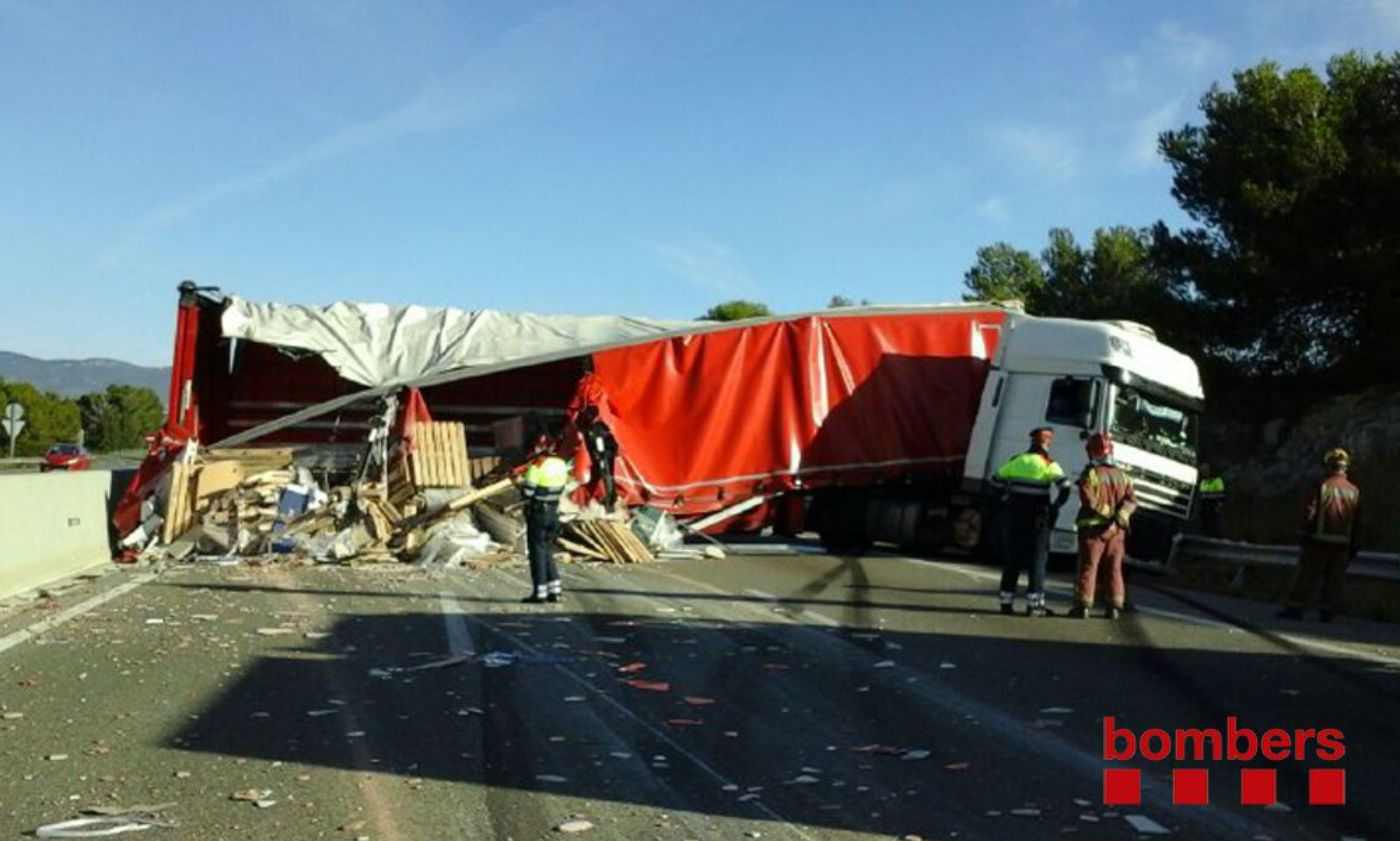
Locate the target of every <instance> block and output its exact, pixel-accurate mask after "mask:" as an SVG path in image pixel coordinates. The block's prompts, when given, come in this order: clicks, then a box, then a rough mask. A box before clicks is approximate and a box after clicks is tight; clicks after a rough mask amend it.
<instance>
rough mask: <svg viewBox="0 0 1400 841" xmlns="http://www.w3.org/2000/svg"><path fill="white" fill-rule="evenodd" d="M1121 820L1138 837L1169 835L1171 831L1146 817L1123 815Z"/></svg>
mask: <svg viewBox="0 0 1400 841" xmlns="http://www.w3.org/2000/svg"><path fill="white" fill-rule="evenodd" d="M1123 820H1125V821H1127V822H1128V824H1129V825H1130V826H1132V828H1133V831H1134V832H1136V833H1137V834H1139V835H1170V834H1171V830H1169V829H1167V828H1166V827H1165V826H1162V825H1161V824H1159V823H1157V822H1156V821H1154V820H1152V819H1151V818H1149V817H1148V816H1146V815H1124V816H1123Z"/></svg>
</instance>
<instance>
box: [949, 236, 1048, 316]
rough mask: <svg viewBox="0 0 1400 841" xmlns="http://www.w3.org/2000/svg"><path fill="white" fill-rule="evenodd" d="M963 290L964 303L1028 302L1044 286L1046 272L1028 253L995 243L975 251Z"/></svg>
mask: <svg viewBox="0 0 1400 841" xmlns="http://www.w3.org/2000/svg"><path fill="white" fill-rule="evenodd" d="M963 286H964V287H966V288H967V291H966V292H964V293H963V300H964V301H1021V302H1029V301H1030V300H1031V299H1032V298H1034V297H1035V296H1036V295H1038V294H1040V290H1041V289H1042V288H1043V287H1044V286H1045V269H1044V268H1043V267H1042V266H1041V265H1040V263H1039V262H1037V261H1036V259H1035V257H1034V256H1032V255H1031V253H1030V252H1028V251H1022V250H1021V249H1019V248H1016V247H1014V246H1012V245H1010V244H1008V243H1005V242H998V243H995V244H993V245H986V246H983V247H982V248H979V249H977V262H976V263H975V264H974V265H973V266H972V268H970V269H968V270H967V272H966V273H965V274H963Z"/></svg>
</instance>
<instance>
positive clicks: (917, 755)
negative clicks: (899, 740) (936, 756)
mask: <svg viewBox="0 0 1400 841" xmlns="http://www.w3.org/2000/svg"><path fill="white" fill-rule="evenodd" d="M931 755H932V754H931V753H930V752H929V751H926V750H923V749H919V750H907V751H905V752H904V754H903V755H902V756H900V757H899V758H900V759H903V760H906V761H913V760H917V759H928V758H929V757H930V756H931Z"/></svg>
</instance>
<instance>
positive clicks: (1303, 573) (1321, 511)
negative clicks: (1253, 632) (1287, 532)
mask: <svg viewBox="0 0 1400 841" xmlns="http://www.w3.org/2000/svg"><path fill="white" fill-rule="evenodd" d="M1322 461H1323V465H1324V466H1325V467H1326V468H1327V478H1326V479H1324V480H1323V481H1322V483H1321V484H1320V485H1318V486H1317V487H1315V488H1313V490H1312V492H1311V493H1310V494H1309V495H1308V499H1307V504H1306V506H1305V507H1304V511H1303V527H1302V529H1301V532H1302V533H1301V534H1300V538H1301V539H1300V541H1299V543H1300V544H1301V547H1300V552H1299V556H1298V570H1297V571H1296V572H1295V573H1294V574H1293V586H1292V587H1291V588H1290V590H1289V593H1288V598H1287V600H1286V601H1285V602H1284V608H1283V610H1282V611H1280V612H1279V616H1280V617H1282V618H1284V619H1302V618H1303V610H1304V609H1306V608H1307V606H1308V603H1309V602H1310V601H1312V598H1313V595H1314V593H1315V592H1316V591H1317V584H1318V580H1319V579H1320V580H1321V581H1322V606H1321V607H1320V608H1319V610H1318V618H1319V619H1321V620H1322V621H1323V622H1331V621H1332V617H1333V616H1335V615H1336V614H1337V613H1339V612H1340V611H1341V609H1342V586H1343V582H1344V581H1345V580H1346V572H1347V564H1349V563H1351V561H1352V559H1353V558H1355V557H1356V555H1357V553H1358V552H1360V551H1361V490H1360V489H1359V488H1357V487H1356V485H1354V484H1352V483H1351V481H1350V480H1349V479H1347V470H1348V469H1349V468H1350V466H1351V456H1350V455H1348V454H1347V451H1346V450H1343V449H1340V448H1338V449H1334V450H1328V451H1327V455H1325V456H1323V459H1322Z"/></svg>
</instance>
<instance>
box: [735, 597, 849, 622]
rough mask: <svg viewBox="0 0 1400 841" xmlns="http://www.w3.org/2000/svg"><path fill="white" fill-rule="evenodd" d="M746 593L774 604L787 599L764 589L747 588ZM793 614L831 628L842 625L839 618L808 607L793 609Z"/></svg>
mask: <svg viewBox="0 0 1400 841" xmlns="http://www.w3.org/2000/svg"><path fill="white" fill-rule="evenodd" d="M744 593H745V594H746V595H750V596H754V597H756V598H760V599H763V600H764V601H766V602H773V603H774V604H782V603H783V602H784V601H787V600H786V599H784V598H783V597H782V596H775V595H773V594H772V593H765V592H764V591H762V590H745V591H744ZM794 601H796V600H794ZM793 615H795V616H801V617H803V618H804V619H810V620H812V621H813V622H816V623H817V624H819V625H826V626H828V627H831V628H839V627H841V622H840V621H839V620H836V619H832V618H831V617H830V616H827V615H826V614H824V613H817V612H816V611H815V610H808V609H806V608H802V609H800V610H795V611H793Z"/></svg>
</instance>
